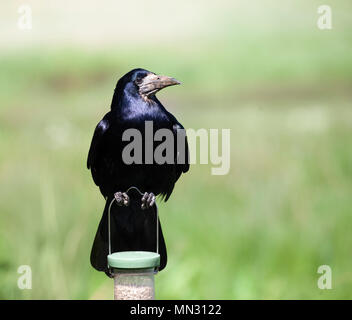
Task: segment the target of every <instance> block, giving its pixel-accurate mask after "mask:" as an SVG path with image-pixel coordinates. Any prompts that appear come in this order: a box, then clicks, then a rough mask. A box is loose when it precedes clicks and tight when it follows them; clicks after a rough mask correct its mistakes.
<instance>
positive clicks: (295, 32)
mask: <svg viewBox="0 0 352 320" xmlns="http://www.w3.org/2000/svg"><path fill="white" fill-rule="evenodd" d="M341 3H345V2H341ZM346 3H347V2H346ZM307 6H308V5H307ZM309 8H310V9H312V10H313V9H314V10H316V8H315V7H314V8H313V7H312V8H311V7H310V5H309ZM342 8H343V7H337V8H336V11H335V12H337V14H336V15H335V16H334V17H335V18H334V19H335V20H334V21H336V24H335V26H336V29H334V30H333V31H331V32H330V31H327V32H321V31H317V30H315V29H314V28H311V29H310V28H309V27H310V23H311V22H307V21H310V20H309V19H308V18H309V17H307V16H303V17H302V20H301V21H303V22H302V23H301V24H299V25H297V26H295V25H294V26H293V27H291V28H289V29H288V30H286V29H284V28H283V29H280V27H279V26H280V21H279V18H275V19H274V18H273V22H272V25H271V27H272V28H274V27H275V28H274V29H272V28H270V24H269V26H268V25H266V27H265V26H264V27H263V28H259V27H258V28H257V29H250V28H248V25H246V24H242V25H241V32H236V30H232V29H231V28H225V26H227V27H229V25H226V23H230V26H231V25H233V24H231V23H234V22H231V21H232V20H231V19H227V20H224V21H223V22H222V23H223V24H220V25H217V27H216V28H208V29H207V30H209V33H208V34H207V35H208V36H207V37H203V38H202V37H199V40H198V41H197V42H195V43H193V45H192V42H191V41H190V40H187V41H188V42H187V41H185V42H182V43H180V42H176V43H166V44H164V43H163V44H152V45H147V44H142V45H140V47H138V46H137V45H135V44H134V45H132V44H129V45H128V46H126V47H125V49H123V50H122V49H121V48H119V49H116V47H114V46H111V47H109V46H107V47H104V48H103V50H99V49H96V50H92V51H89V52H88V51H86V50H84V49H82V48H80V47H74V46H73V47H72V46H61V47H60V46H59V47H57V48H54V49H48V48H46V47H43V48H40V50H39V49H38V48H32V49H30V50H28V51H26V52H22V53H14V52H13V51H11V50H10V51H6V52H3V53H2V54H1V56H0V69H1V74H0V88H1V90H2V91H1V95H0V150H1V153H0V164H1V165H0V181H1V193H0V212H1V215H0V284H1V285H0V298H2V299H13V298H15V299H29V298H32V299H62V298H64V299H103V298H108V299H111V298H112V293H113V292H112V283H111V280H109V279H107V278H106V277H105V276H104V275H103V274H100V273H98V272H96V271H95V270H93V269H92V267H91V266H90V264H89V254H90V248H91V244H92V241H93V237H94V235H95V231H96V228H97V225H98V222H99V219H100V215H101V212H102V209H103V198H102V197H101V196H100V194H99V192H98V189H97V188H96V187H95V185H94V184H93V182H92V179H91V177H90V174H89V172H88V170H87V169H86V168H85V161H86V155H87V151H88V148H89V144H90V140H91V136H92V133H93V130H94V127H95V125H96V123H97V122H98V120H99V119H100V118H101V117H102V116H103V115H104V113H105V112H106V111H107V110H108V107H109V104H110V101H111V95H112V92H113V87H114V84H115V82H116V80H117V78H118V77H119V76H120V75H121V74H122V73H124V72H126V71H128V70H129V69H131V68H132V67H136V66H143V67H145V68H148V69H150V70H152V71H156V72H161V73H165V74H168V75H172V76H175V77H176V78H177V79H180V80H181V81H182V82H183V86H180V87H178V88H170V89H169V90H165V92H161V93H160V99H161V100H162V101H163V102H165V105H166V106H167V107H168V109H169V110H170V111H172V112H173V113H174V114H175V115H176V116H177V117H178V118H179V119H180V121H181V122H182V123H183V124H184V125H185V127H187V128H195V129H197V128H207V129H209V128H230V129H231V170H230V173H229V174H228V175H226V176H212V175H211V174H210V169H211V165H194V166H192V168H191V170H190V172H189V173H188V174H186V175H184V176H183V177H182V178H181V180H180V181H179V182H178V183H177V186H176V188H175V191H174V194H173V196H172V197H171V198H170V200H169V201H168V202H167V203H166V204H164V203H161V204H160V206H159V209H160V214H161V220H162V225H163V231H164V235H165V237H166V241H167V246H168V251H169V264H168V267H167V269H166V270H165V271H164V272H161V273H160V274H159V275H158V276H157V281H156V286H157V288H156V289H157V298H159V299H162V298H164V299H182V298H184V299H211V298H215V299H218V298H219V299H247V298H249V299H256V298H258V299H271V298H274V299H275V298H276V299H291V298H302V299H328V298H332V299H346V298H351V289H352V273H351V261H350V258H349V256H350V248H351V246H352V238H351V237H350V227H349V226H350V225H351V223H352V217H351V214H350V213H351V210H350V208H351V206H352V191H351V190H352V166H351V163H352V142H351V139H350V137H351V133H352V129H351V128H352V109H351V98H352V95H351V90H350V89H351V86H350V84H351V80H352V79H351V75H352V72H351V71H352V60H351V44H352V43H351V38H350V36H349V33H348V28H349V27H350V22H348V21H347V20H346V19H343V17H344V16H343V15H342V13H341V12H343V10H342ZM313 12H315V11H313ZM297 14H298V12H296V11H293V13H292V15H293V16H294V15H297ZM339 17H340V19H338V18H339ZM218 18H219V17H218ZM229 18H230V17H229ZM292 19H293V17H292ZM305 19H307V20H305ZM217 21H218V23H220V22H219V21H220V20H217ZM241 21H242V20H241ZM290 21H291V20H290ZM292 21H293V20H292ZM292 21H291V22H292ZM214 29H215V31H214ZM307 30H309V31H307ZM219 34H220V35H221V36H219ZM160 52H162V54H160ZM323 264H326V265H329V266H331V268H332V274H333V289H332V290H319V289H318V287H317V280H318V277H319V276H320V275H319V274H317V269H318V267H319V266H320V265H323ZM20 265H30V266H31V268H32V273H33V281H32V286H33V289H32V290H19V289H18V287H17V279H18V277H19V274H17V268H18V266H20Z"/></svg>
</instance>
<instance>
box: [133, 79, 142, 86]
mask: <svg viewBox="0 0 352 320" xmlns="http://www.w3.org/2000/svg"><path fill="white" fill-rule="evenodd" d="M142 81H143V78H141V77H137V78H136V80H135V81H134V82H135V84H137V85H140V84H141V83H142Z"/></svg>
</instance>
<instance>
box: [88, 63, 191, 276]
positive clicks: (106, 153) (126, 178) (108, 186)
mask: <svg viewBox="0 0 352 320" xmlns="http://www.w3.org/2000/svg"><path fill="white" fill-rule="evenodd" d="M174 84H179V82H178V81H176V80H175V79H173V78H169V77H165V76H157V75H155V74H154V73H152V72H149V71H147V70H144V69H134V70H132V71H130V72H128V73H127V74H126V75H124V76H123V77H122V78H121V79H120V80H119V81H118V82H117V85H116V88H115V92H114V95H113V99H112V103H111V110H110V111H109V112H108V113H107V114H106V115H105V116H104V118H103V119H102V120H101V121H100V122H99V123H98V125H97V127H96V129H95V132H94V135H93V139H92V142H91V146H90V150H89V154H88V161H87V167H88V169H90V170H91V173H92V177H93V180H94V182H95V184H96V185H97V186H99V188H100V191H101V193H102V194H103V196H104V198H105V199H106V204H105V208H104V212H103V216H102V218H101V221H100V224H99V227H98V230H97V233H96V236H95V239H94V243H93V247H92V252H91V264H92V265H93V267H94V268H95V269H97V270H99V271H105V272H107V271H108V270H107V254H108V221H107V213H108V206H109V204H110V202H111V200H112V199H113V197H114V193H116V192H118V191H121V192H124V191H126V190H127V189H128V188H129V187H131V186H135V187H137V188H138V189H139V190H141V191H142V192H148V193H151V192H152V193H154V194H155V195H159V196H161V197H162V198H164V200H165V201H166V200H167V199H168V198H169V197H170V195H171V193H172V191H173V188H174V185H175V183H176V181H177V180H178V178H179V177H180V175H181V174H182V173H183V172H187V171H188V169H189V163H188V145H187V141H186V143H185V150H184V155H185V159H186V161H185V162H184V163H177V159H176V158H177V155H178V153H177V152H176V151H175V152H174V154H175V163H171V164H170V163H164V164H157V163H156V162H155V161H153V163H152V164H146V163H145V161H144V160H145V159H144V148H145V141H144V137H145V121H152V122H153V131H154V132H155V131H157V130H158V129H161V128H164V129H170V130H172V132H173V134H174V137H175V146H176V138H177V130H178V129H183V127H182V125H181V124H180V123H179V122H178V121H177V120H176V118H175V117H174V116H173V115H172V114H171V113H170V112H168V111H167V110H166V109H165V108H164V106H163V105H162V104H161V103H160V101H159V100H158V99H157V98H156V96H155V93H156V92H157V91H159V90H160V89H162V88H164V87H166V86H170V85H174ZM129 128H135V129H138V130H139V131H140V132H141V133H142V136H143V153H142V154H143V163H142V164H125V163H124V161H123V159H122V150H123V148H124V147H125V146H126V144H128V142H126V141H122V134H123V132H124V131H125V130H126V129H129ZM160 143H161V142H154V150H155V148H156V147H157V146H158V144H160ZM129 195H130V205H129V206H127V207H126V206H117V205H115V204H114V205H112V207H111V244H112V252H117V251H129V250H146V251H155V250H156V215H155V210H154V207H150V208H147V209H145V210H142V209H141V204H142V202H141V196H140V194H139V193H138V192H134V191H131V192H130V193H129ZM159 253H160V256H161V265H160V270H162V269H163V268H164V267H165V266H166V263H167V253H166V246H165V241H164V237H163V234H162V230H161V226H160V222H159Z"/></svg>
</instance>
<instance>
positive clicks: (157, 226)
mask: <svg viewBox="0 0 352 320" xmlns="http://www.w3.org/2000/svg"><path fill="white" fill-rule="evenodd" d="M132 189H134V190H136V191H137V192H138V193H139V194H140V195H141V196H143V193H142V192H141V191H140V190H139V189H138V188H137V187H129V188H128V189H127V191H126V193H127V194H128V192H129V191H131V190H132ZM115 200H116V199H115V197H114V198H113V199H112V200H111V202H110V205H109V209H108V235H109V254H111V230H110V211H111V206H112V204H113V203H114V201H115ZM154 206H155V213H156V253H159V219H158V218H159V214H158V206H157V205H156V202H154Z"/></svg>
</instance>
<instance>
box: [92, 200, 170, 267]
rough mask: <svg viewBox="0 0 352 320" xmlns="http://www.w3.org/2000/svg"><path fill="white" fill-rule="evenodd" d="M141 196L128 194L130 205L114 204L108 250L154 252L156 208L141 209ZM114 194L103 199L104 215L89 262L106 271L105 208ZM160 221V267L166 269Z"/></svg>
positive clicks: (107, 240) (107, 207)
mask: <svg viewBox="0 0 352 320" xmlns="http://www.w3.org/2000/svg"><path fill="white" fill-rule="evenodd" d="M140 198H141V197H140V196H139V195H137V194H135V193H131V194H130V205H129V206H128V207H125V206H122V207H120V206H117V204H116V203H113V204H112V206H111V210H110V229H111V252H112V253H113V252H120V251H153V252H156V241H157V240H156V209H155V207H152V208H150V209H146V210H142V209H141V199H140ZM112 199H113V196H111V197H108V198H107V199H106V203H105V208H104V212H103V216H102V218H101V220H100V223H99V226H98V230H97V233H96V235H95V239H94V243H93V247H92V251H91V255H90V262H91V264H92V266H93V267H94V268H95V269H97V270H98V271H104V272H106V273H108V266H107V256H108V254H109V236H108V209H109V205H110V203H111V201H112ZM158 224H159V254H160V267H159V270H162V269H164V268H165V266H166V263H167V252H166V246H165V241H164V237H163V233H162V230H161V226H160V221H159V220H158Z"/></svg>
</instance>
